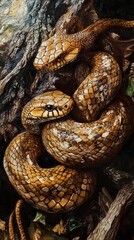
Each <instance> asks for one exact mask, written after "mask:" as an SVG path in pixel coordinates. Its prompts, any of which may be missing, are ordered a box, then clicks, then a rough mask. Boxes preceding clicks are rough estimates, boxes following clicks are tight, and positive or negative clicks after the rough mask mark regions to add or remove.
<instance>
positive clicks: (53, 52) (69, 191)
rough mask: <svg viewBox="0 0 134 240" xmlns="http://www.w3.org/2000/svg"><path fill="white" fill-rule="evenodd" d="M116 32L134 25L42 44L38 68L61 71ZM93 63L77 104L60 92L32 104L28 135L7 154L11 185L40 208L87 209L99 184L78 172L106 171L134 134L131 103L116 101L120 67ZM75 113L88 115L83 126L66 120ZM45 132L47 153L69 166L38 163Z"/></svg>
mask: <svg viewBox="0 0 134 240" xmlns="http://www.w3.org/2000/svg"><path fill="white" fill-rule="evenodd" d="M112 27H126V28H129V27H130V28H132V27H134V22H133V21H131V22H129V21H123V20H118V19H115V20H110V19H105V20H99V21H97V22H96V23H94V24H91V25H90V26H89V27H87V28H86V29H84V30H83V31H80V32H78V33H75V34H70V35H69V34H68V35H67V34H66V32H64V31H63V32H62V31H61V29H60V30H59V32H57V33H55V34H54V36H52V37H51V38H50V39H48V40H47V41H45V42H43V43H42V45H41V47H40V49H39V51H38V54H37V56H36V59H35V61H34V66H35V67H36V68H37V69H39V70H42V69H43V70H44V71H52V70H55V69H58V68H60V67H62V66H64V65H65V64H67V63H69V62H71V61H73V60H74V59H75V58H76V57H77V55H78V53H79V52H80V50H81V49H83V48H91V47H92V46H93V44H94V41H95V39H96V38H97V37H98V35H99V34H100V33H101V32H104V31H106V30H108V29H110V28H112ZM90 62H91V71H90V73H89V75H88V76H87V77H86V79H85V80H84V81H83V82H82V83H81V84H80V86H79V87H78V89H77V90H76V91H75V92H74V94H73V96H72V98H71V97H70V96H67V95H65V94H64V93H62V92H60V91H58V90H56V91H51V92H47V93H43V94H41V95H39V96H37V97H35V98H34V99H32V100H31V101H30V102H29V103H27V105H26V106H25V107H24V109H23V111H22V123H23V125H24V127H25V128H26V130H27V132H25V133H22V134H20V135H18V136H17V137H15V138H14V139H13V140H12V142H11V143H10V144H9V146H8V148H7V150H6V153H5V157H4V168H5V171H6V173H7V175H8V177H9V180H10V181H11V183H12V185H13V186H14V187H15V188H16V190H17V191H18V192H19V194H20V195H21V196H22V197H23V198H24V199H25V200H26V201H28V202H30V203H31V204H32V205H33V206H34V207H36V208H39V209H42V210H45V211H52V212H56V211H68V210H72V209H74V208H75V207H77V206H80V205H81V204H83V203H84V202H85V201H86V200H87V199H88V198H89V197H90V196H91V195H92V193H93V192H94V188H95V182H96V180H95V176H94V174H93V173H92V172H90V171H85V170H82V169H81V170H76V168H78V167H81V168H84V167H85V166H87V167H95V166H98V165H100V164H101V163H103V162H104V161H105V160H106V159H108V158H109V157H111V155H113V154H115V153H117V152H118V151H119V150H120V148H121V147H122V145H123V144H124V142H125V141H126V139H127V138H128V137H129V136H130V134H131V132H132V130H133V119H131V116H130V110H129V107H128V105H129V100H128V99H127V100H126V99H125V98H118V99H116V100H113V99H114V97H115V95H116V94H117V92H118V90H119V88H120V85H121V80H122V77H121V71H120V68H119V66H118V63H117V62H116V60H115V59H114V57H112V56H111V55H110V54H108V53H103V52H98V53H94V54H93V55H92V56H91V58H90ZM111 101H112V104H111V105H109V103H110V102H111ZM73 105H74V106H73ZM73 107H74V108H77V110H78V111H79V114H82V118H83V120H84V122H83V123H80V122H76V121H75V120H73V119H72V118H70V117H64V116H65V115H67V114H68V113H69V112H70V111H71V110H72V108H73ZM104 108H105V110H104V111H103V113H102V110H103V109H104ZM61 117H64V118H62V119H58V120H57V118H61ZM54 119H55V120H54ZM50 120H53V121H52V122H48V123H45V124H44V125H43V126H42V127H40V123H42V122H46V121H50ZM40 131H41V132H42V142H43V144H44V146H45V148H46V150H47V151H48V152H49V153H50V154H51V155H52V156H53V157H54V158H55V159H56V160H58V161H59V162H61V163H62V164H64V165H58V166H56V167H55V168H50V169H42V168H40V167H39V166H38V164H37V158H38V157H39V156H40V155H41V154H42V153H43V151H44V150H42V143H41V139H40V137H39V136H37V135H35V133H36V134H39V133H40ZM66 165H67V166H73V167H75V169H72V168H69V167H67V166H66Z"/></svg>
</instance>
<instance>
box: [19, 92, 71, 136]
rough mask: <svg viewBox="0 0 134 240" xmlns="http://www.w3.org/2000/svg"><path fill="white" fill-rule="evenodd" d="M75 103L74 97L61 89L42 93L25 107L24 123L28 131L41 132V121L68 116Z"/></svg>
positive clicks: (23, 111) (22, 117)
mask: <svg viewBox="0 0 134 240" xmlns="http://www.w3.org/2000/svg"><path fill="white" fill-rule="evenodd" d="M55 99H57V100H56V101H55ZM73 105H74V101H73V99H72V98H71V97H70V96H68V95H66V94H64V93H63V92H61V91H58V90H57V91H50V92H45V93H42V94H40V95H39V96H36V97H35V98H33V99H32V100H31V101H30V102H28V103H27V104H26V105H25V107H24V108H23V110H22V114H21V119H22V124H23V126H24V127H25V129H27V131H29V132H31V133H34V134H40V126H39V125H40V124H41V123H44V122H47V121H50V120H55V119H57V118H62V117H64V116H66V115H67V114H68V113H69V112H70V111H71V110H72V108H73ZM37 120H38V121H37ZM37 122H38V123H37Z"/></svg>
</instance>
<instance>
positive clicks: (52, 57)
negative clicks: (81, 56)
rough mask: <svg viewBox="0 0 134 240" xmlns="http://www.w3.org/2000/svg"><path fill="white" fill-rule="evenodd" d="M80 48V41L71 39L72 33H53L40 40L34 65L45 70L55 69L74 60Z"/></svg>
mask: <svg viewBox="0 0 134 240" xmlns="http://www.w3.org/2000/svg"><path fill="white" fill-rule="evenodd" d="M80 50H81V46H80V43H79V42H77V41H76V39H73V34H72V35H71V34H70V35H67V34H60V33H57V34H54V36H52V37H51V38H49V39H48V40H47V41H44V42H42V44H41V46H40V48H39V50H38V53H37V56H36V58H35V60H34V67H35V68H36V69H38V70H43V71H45V72H50V71H54V70H57V69H59V68H61V67H63V66H64V65H66V64H68V63H70V62H72V61H73V60H75V59H76V57H77V55H78V53H79V52H80Z"/></svg>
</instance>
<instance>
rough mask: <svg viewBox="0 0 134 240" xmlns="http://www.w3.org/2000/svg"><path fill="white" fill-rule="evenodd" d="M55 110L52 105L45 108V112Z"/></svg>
mask: <svg viewBox="0 0 134 240" xmlns="http://www.w3.org/2000/svg"><path fill="white" fill-rule="evenodd" d="M52 109H53V105H51V104H47V105H46V106H45V110H47V111H50V110H52Z"/></svg>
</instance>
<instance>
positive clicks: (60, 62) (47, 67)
mask: <svg viewBox="0 0 134 240" xmlns="http://www.w3.org/2000/svg"><path fill="white" fill-rule="evenodd" d="M79 52H80V48H77V47H76V48H74V49H73V50H71V51H69V52H67V53H60V54H59V55H58V56H57V58H55V59H54V60H53V58H52V57H51V56H50V58H49V59H45V58H39V57H38V55H37V57H36V58H35V60H34V63H33V64H34V67H35V68H36V69H37V70H43V71H44V72H52V71H55V70H58V69H59V68H62V67H64V66H65V65H67V64H68V63H70V62H73V61H74V60H75V59H76V58H77V56H78V53H79Z"/></svg>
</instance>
